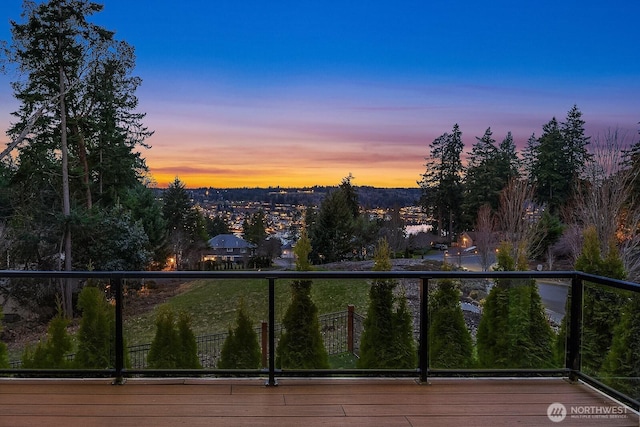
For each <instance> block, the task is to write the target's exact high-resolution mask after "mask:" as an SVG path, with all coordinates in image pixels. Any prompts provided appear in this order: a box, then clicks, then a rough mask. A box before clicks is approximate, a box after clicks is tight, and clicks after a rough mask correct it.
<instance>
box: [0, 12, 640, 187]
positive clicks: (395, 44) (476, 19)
mask: <svg viewBox="0 0 640 427" xmlns="http://www.w3.org/2000/svg"><path fill="white" fill-rule="evenodd" d="M103 3H104V5H105V8H104V11H103V12H102V13H100V14H99V15H97V16H96V17H95V22H97V23H99V24H101V25H103V26H105V27H107V28H109V29H112V30H115V31H116V36H117V37H118V38H120V39H124V40H127V41H128V42H129V43H130V44H132V45H134V46H135V47H136V52H137V56H138V67H137V70H136V71H137V75H139V76H140V77H142V78H143V81H144V83H143V86H142V87H141V89H140V91H139V93H138V95H139V98H140V109H141V110H142V111H145V112H147V113H148V116H147V117H148V118H147V124H148V125H149V127H150V128H152V129H155V130H156V134H155V135H154V136H153V137H152V138H151V139H150V141H149V142H150V143H151V145H152V146H153V148H152V149H151V150H149V151H147V152H145V153H144V156H145V157H146V158H147V160H148V163H149V165H150V167H151V170H152V173H154V175H155V176H156V178H157V180H158V182H159V183H160V184H161V185H163V184H165V183H166V182H167V181H170V180H172V179H173V177H174V176H176V175H179V176H180V177H181V179H183V181H185V182H186V183H187V184H188V185H200V184H204V183H205V181H206V182H208V184H207V185H213V186H236V185H248V186H254V185H261V186H262V185H288V184H303V183H306V184H315V183H319V184H335V183H338V182H339V181H340V179H341V177H343V176H346V175H347V174H348V173H349V172H351V173H353V175H354V176H355V177H356V180H355V183H356V184H358V185H381V186H382V185H384V186H395V185H401V186H413V185H415V182H416V180H417V179H419V176H420V174H421V173H423V172H424V170H423V163H424V159H423V158H424V157H425V156H426V155H427V154H428V151H427V146H428V144H429V143H430V142H431V141H432V140H433V139H434V138H435V137H437V136H438V135H440V134H442V133H443V132H446V131H449V130H450V129H451V127H452V126H453V124H454V123H459V124H460V127H461V129H462V131H463V140H464V141H465V144H466V150H467V151H469V150H470V149H471V145H472V144H473V143H474V142H475V138H474V137H475V136H481V135H482V134H483V133H484V130H485V129H486V128H487V127H489V126H491V127H492V129H493V130H494V137H495V138H496V139H498V141H499V140H501V139H502V138H503V137H504V135H505V134H506V132H507V131H512V132H513V133H514V135H515V137H516V142H517V143H518V144H519V145H523V144H524V143H525V141H526V139H527V138H528V137H529V136H530V135H531V134H532V133H533V132H536V133H537V134H540V132H541V128H542V125H543V124H544V123H546V122H547V121H548V120H550V119H551V118H552V117H553V116H557V117H558V118H559V119H560V120H561V119H562V118H564V116H565V114H566V112H567V111H568V110H569V109H570V108H571V107H572V106H573V105H574V104H577V105H578V106H579V107H580V109H581V110H582V112H583V114H584V119H585V120H586V121H587V130H588V131H589V132H590V133H591V134H593V135H594V138H595V137H597V135H598V134H599V133H601V132H603V131H604V130H605V129H607V128H615V127H620V128H621V129H623V131H626V133H627V135H628V139H629V141H631V140H633V139H634V138H637V134H636V132H637V129H638V125H637V122H638V121H640V78H639V77H640V55H639V54H638V41H639V40H640V35H639V34H640V30H638V28H639V25H638V22H639V21H638V20H639V17H640V2H638V1H630V0H626V1H614V2H602V1H597V2H596V1H590V0H589V1H580V2H579V1H561V0H560V1H554V2H551V1H535V2H533V1H532V2H513V1H491V2H477V1H421V2H414V1H399V2H380V1H366V2H364V1H340V2H337V1H326V0H325V1H317V2H305V1H295V2H294V1H274V2H265V1H234V2H227V1H224V2H212V1H189V0H184V1H181V2H176V1H164V0H159V1H153V2H151V1H149V2H146V1H145V2H140V1H135V0H128V1H123V0H105V1H104V2H103ZM20 10H21V1H19V0H3V1H2V4H0V17H2V18H3V19H4V24H2V27H0V37H2V38H3V39H8V38H9V33H8V19H9V18H11V19H19V15H20ZM10 80H11V76H4V77H3V78H2V79H1V80H0V96H1V97H2V98H1V99H0V100H1V101H2V106H1V109H0V126H1V125H3V124H4V123H8V121H9V116H8V112H9V111H11V110H13V109H15V104H12V102H13V101H12V100H11V98H10V88H9V86H8V82H9V81H10ZM256 156H258V158H260V159H262V161H261V162H259V163H258V164H256V161H255V159H256ZM291 165H297V166H300V165H304V170H303V171H301V170H300V168H297V169H296V168H292V167H291Z"/></svg>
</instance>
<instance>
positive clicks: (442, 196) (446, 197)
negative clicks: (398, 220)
mask: <svg viewBox="0 0 640 427" xmlns="http://www.w3.org/2000/svg"><path fill="white" fill-rule="evenodd" d="M463 148H464V146H463V144H462V132H461V131H460V127H459V126H458V125H457V124H455V125H454V126H453V130H452V131H451V133H450V134H449V133H444V134H442V135H441V136H439V137H438V138H436V139H435V140H433V142H432V143H431V144H430V145H429V151H430V155H429V157H428V158H427V163H426V165H425V166H426V172H425V173H424V174H423V175H422V180H420V181H419V182H418V184H420V187H421V188H422V196H421V200H420V203H421V205H422V206H423V207H424V209H425V211H426V212H427V213H429V214H431V215H432V216H433V218H434V221H435V223H434V224H433V226H434V227H433V228H434V230H435V231H437V232H438V233H439V234H440V235H442V236H448V237H449V238H450V239H451V238H453V234H454V233H455V232H456V231H459V229H460V227H461V225H462V224H461V221H460V216H461V213H462V201H463V192H462V182H461V175H462V172H463V170H464V168H463V166H462V161H461V157H460V156H461V154H462V150H463Z"/></svg>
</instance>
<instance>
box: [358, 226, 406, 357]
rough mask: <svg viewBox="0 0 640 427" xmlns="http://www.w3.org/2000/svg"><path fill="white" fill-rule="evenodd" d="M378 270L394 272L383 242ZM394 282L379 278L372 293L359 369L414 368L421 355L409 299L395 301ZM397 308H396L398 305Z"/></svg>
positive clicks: (377, 263) (377, 253) (378, 250)
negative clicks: (415, 338)
mask: <svg viewBox="0 0 640 427" xmlns="http://www.w3.org/2000/svg"><path fill="white" fill-rule="evenodd" d="M373 270H374V271H389V270H391V259H390V251H389V244H388V243H387V241H386V240H384V239H381V240H380V241H379V243H378V247H377V248H376V253H375V258H374V266H373ZM395 287H396V283H395V281H394V280H390V279H376V280H374V282H373V284H372V285H371V289H370V290H369V299H370V302H369V309H368V310H367V318H366V319H365V321H364V332H363V333H362V339H361V343H360V359H358V367H359V368H366V369H413V368H415V367H416V361H417V353H416V347H415V341H414V339H413V326H412V321H411V316H410V314H409V313H408V310H407V306H406V298H405V296H404V295H401V296H400V297H399V298H397V299H396V298H394V295H393V290H394V288H395ZM395 302H397V308H396V309H394V305H395V304H394V303H395Z"/></svg>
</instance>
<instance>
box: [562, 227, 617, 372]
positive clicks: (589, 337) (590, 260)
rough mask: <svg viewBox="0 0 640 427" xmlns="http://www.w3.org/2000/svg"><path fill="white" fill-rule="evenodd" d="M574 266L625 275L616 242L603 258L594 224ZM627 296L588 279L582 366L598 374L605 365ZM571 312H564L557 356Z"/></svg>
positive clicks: (602, 272) (596, 271) (585, 369)
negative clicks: (589, 281) (603, 364)
mask: <svg viewBox="0 0 640 427" xmlns="http://www.w3.org/2000/svg"><path fill="white" fill-rule="evenodd" d="M575 269H576V270H578V271H583V272H585V273H590V274H596V275H599V276H605V277H611V278H614V279H624V278H625V271H624V265H623V263H622V260H621V258H620V254H619V252H618V249H617V247H616V245H615V242H610V244H609V251H608V253H607V256H606V257H605V258H604V259H603V258H602V254H601V251H600V241H599V240H598V233H597V231H596V228H595V227H593V226H590V227H587V228H586V229H585V231H584V243H583V245H582V252H581V253H580V256H579V257H578V259H577V260H576V264H575ZM624 303H625V299H624V298H623V296H622V295H621V294H620V292H618V291H616V290H613V289H610V288H609V289H607V288H605V287H603V286H601V285H595V284H592V283H588V282H585V286H584V302H583V319H584V320H583V325H582V329H583V332H582V359H581V360H582V370H583V371H585V372H586V373H588V374H590V375H595V374H596V373H597V372H598V371H599V370H600V367H601V366H602V362H603V361H604V359H605V357H606V355H607V353H608V352H609V349H610V348H611V343H612V340H613V331H614V328H615V327H616V325H618V324H619V323H620V317H621V310H622V307H623V305H624ZM569 313H570V311H569V310H567V314H566V315H565V319H564V321H563V324H562V327H561V329H560V333H559V334H558V342H557V344H556V349H557V353H559V356H558V358H559V359H562V356H563V353H561V351H562V349H564V348H565V344H566V339H567V330H566V328H567V326H566V325H567V324H568V322H569Z"/></svg>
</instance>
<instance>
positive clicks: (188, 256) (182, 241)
mask: <svg viewBox="0 0 640 427" xmlns="http://www.w3.org/2000/svg"><path fill="white" fill-rule="evenodd" d="M163 202H164V204H163V206H162V214H163V216H164V219H165V221H166V226H167V235H168V241H169V245H170V247H171V253H172V254H173V255H174V256H175V260H176V267H177V268H178V269H182V268H189V267H190V266H192V265H195V262H196V261H199V259H197V260H196V259H195V257H196V255H198V254H199V250H201V249H203V248H204V247H206V244H207V240H208V237H207V231H206V228H205V220H204V217H203V216H202V214H201V213H200V211H198V210H197V209H196V208H195V206H193V205H192V203H191V200H190V199H189V194H188V193H187V190H186V187H185V184H184V183H183V182H182V181H180V179H178V178H177V177H176V178H175V180H174V181H173V182H172V183H171V184H169V187H168V188H167V190H166V191H165V192H164V194H163ZM192 258H193V259H192Z"/></svg>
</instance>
